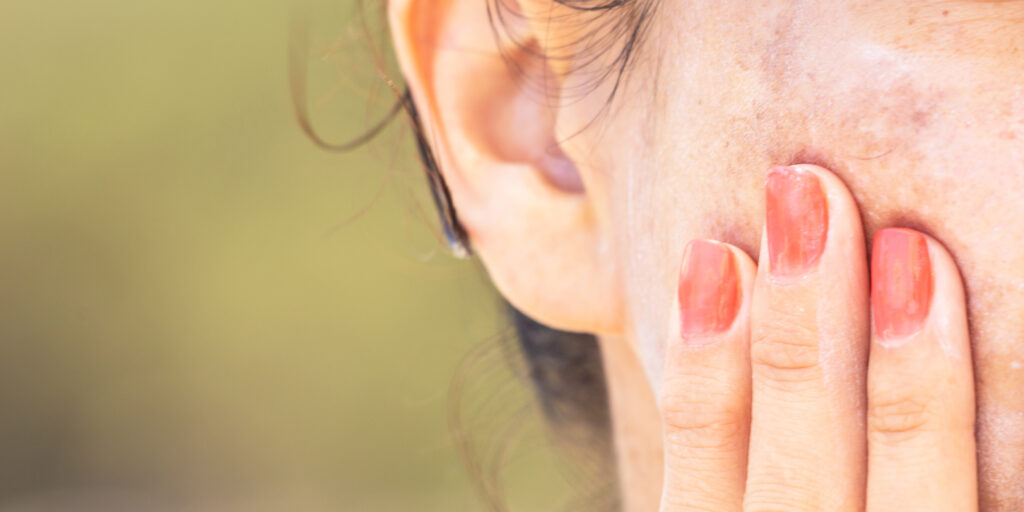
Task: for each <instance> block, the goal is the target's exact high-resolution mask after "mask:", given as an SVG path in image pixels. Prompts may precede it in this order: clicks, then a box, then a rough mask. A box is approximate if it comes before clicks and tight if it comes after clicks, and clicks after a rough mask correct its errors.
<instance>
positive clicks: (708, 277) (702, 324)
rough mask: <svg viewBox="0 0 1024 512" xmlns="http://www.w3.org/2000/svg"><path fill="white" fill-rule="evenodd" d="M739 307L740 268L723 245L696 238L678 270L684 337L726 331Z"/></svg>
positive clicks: (680, 310)
mask: <svg viewBox="0 0 1024 512" xmlns="http://www.w3.org/2000/svg"><path fill="white" fill-rule="evenodd" d="M739 307H740V278H739V269H738V268H737V266H736V260H735V259H734V257H733V255H732V251H730V250H729V248H728V247H727V246H725V245H723V244H720V243H718V242H712V241H709V240H694V241H692V242H690V244H689V245H687V246H686V254H685V255H684V256H683V265H682V268H681V269H680V270H679V320H680V334H681V335H682V337H683V339H684V340H686V339H692V338H699V337H702V336H707V335H711V334H716V333H720V332H723V331H725V330H727V329H728V328H729V326H731V325H732V323H733V320H735V319H736V313H737V312H738V311H739Z"/></svg>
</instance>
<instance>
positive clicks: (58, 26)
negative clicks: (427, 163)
mask: <svg viewBox="0 0 1024 512" xmlns="http://www.w3.org/2000/svg"><path fill="white" fill-rule="evenodd" d="M381 6H382V4H381V3H380V2H379V1H370V2H369V3H368V5H367V6H366V8H367V9H368V10H370V11H371V12H370V13H369V14H370V15H371V18H370V21H369V22H368V23H366V24H365V25H364V24H363V23H362V22H361V21H359V17H358V16H359V14H358V9H357V7H356V5H355V3H354V2H353V1H351V0H315V1H313V2H311V3H310V5H309V10H308V11H306V12H307V14H308V17H307V18H306V19H308V20H309V21H310V24H309V29H308V33H307V34H305V35H308V36H309V47H308V48H305V49H302V50H301V51H303V52H305V53H304V54H303V55H304V58H308V61H309V62H308V64H309V70H308V76H309V84H308V85H309V90H310V95H309V103H310V111H311V115H312V117H313V118H314V121H315V122H316V124H317V126H318V129H320V130H322V132H321V133H323V135H324V136H325V137H326V138H329V139H333V140H341V139H344V138H348V137H352V136H355V135H357V134H358V132H359V131H360V130H362V129H364V128H366V127H367V126H369V125H370V124H372V122H373V121H374V120H375V119H376V118H378V117H379V116H380V115H381V114H382V113H383V112H384V111H386V110H387V108H388V107H389V106H390V102H389V96H388V95H389V94H390V92H389V91H388V90H387V88H386V87H383V86H382V84H383V81H382V80H381V75H380V74H379V73H377V72H376V71H375V66H374V62H373V61H374V57H373V50H372V46H370V45H369V43H368V41H374V40H378V41H379V40H381V36H382V35H383V33H382V30H383V29H382V27H381V26H380V24H379V23H378V22H375V21H373V20H374V19H377V18H379V16H377V14H379V12H378V11H379V9H381V8H382V7H381ZM290 8H291V6H290V5H289V4H288V3H286V2H285V1H283V0H281V1H273V0H271V1H266V0H256V1H253V0H217V1H208V0H179V1H173V2H169V1H156V0H132V1H124V0H120V1H119V0H92V1H89V2H74V1H67V0H65V1H56V0H5V1H4V2H2V5H0V69H2V76H0V510H2V511H5V512H6V511H29V510H31V511H40V510H75V511H78V510H103V511H113V510H143V511H145V510H156V511H163V510H190V511H191V510H195V511H207V510H209V511H236V510H237V511H284V510H288V511H321V510H323V511H327V510H367V511H379V510H381V511H387V510H418V511H432V510H438V511H441V510H444V511H451V510H482V509H483V506H482V504H481V502H480V501H479V500H478V498H477V496H476V495H475V493H474V491H473V489H472V487H471V483H470V482H471V477H470V476H469V475H468V474H467V472H466V471H465V470H464V468H463V466H462V465H461V464H460V462H459V458H458V455H457V450H456V448H455V443H454V442H453V440H452V436H451V435H450V428H451V427H450V425H449V416H450V415H451V414H450V412H449V410H448V409H449V396H450V384H451V382H452V379H453V377H454V376H456V375H463V376H465V377H466V382H472V381H473V380H474V379H475V378H476V377H475V376H479V377H480V379H479V380H481V381H484V382H486V383H487V384H486V386H490V387H492V388H495V389H498V390H500V393H499V394H498V395H495V396H494V397H493V398H480V399H479V400H484V403H486V404H488V405H487V408H486V409H485V410H483V411H482V413H483V414H484V415H487V416H489V417H488V418H485V421H484V422H483V424H484V425H487V426H486V427H485V428H483V429H482V430H481V431H480V432H477V433H475V434H474V435H479V436H480V439H479V442H480V446H482V447H484V449H485V451H486V449H489V448H487V447H489V446H494V445H496V444H500V443H512V444H514V445H516V446H518V448H516V449H514V450H511V453H513V455H511V456H509V457H508V458H507V460H505V459H503V460H502V461H499V462H497V463H499V464H501V465H502V467H507V468H508V471H507V474H508V476H507V478H506V479H505V481H506V485H507V488H508V492H507V494H508V497H509V501H510V502H511V503H512V505H513V508H514V509H518V510H557V509H559V507H558V505H557V503H558V502H559V500H560V496H563V495H564V491H565V489H564V488H563V486H562V485H561V484H560V483H558V482H560V480H559V478H560V477H559V475H560V474H561V473H560V472H559V471H558V470H557V468H556V467H555V466H557V464H552V460H551V457H552V456H551V455H550V454H549V453H548V450H547V447H546V445H545V438H544V436H543V433H542V429H539V428H535V429H526V430H525V433H524V431H523V429H518V430H517V432H518V433H516V434H510V432H512V431H511V430H508V429H503V428H502V427H501V423H502V421H503V420H502V419H501V418H500V417H498V416H501V415H500V414H496V412H495V411H498V412H501V411H507V412H510V411H517V410H520V409H521V408H523V407H526V408H528V407H529V396H528V394H527V393H528V391H527V390H525V389H524V388H523V387H522V386H509V385H506V384H507V381H508V374H509V373H510V371H509V367H508V364H507V362H506V361H503V358H502V357H500V351H495V350H492V349H489V348H487V346H489V345H498V344H499V343H500V340H501V339H503V338H504V337H505V336H506V335H507V331H508V326H507V322H506V321H505V320H504V319H503V318H502V316H501V315H500V307H499V303H498V299H497V295H496V293H495V292H494V291H493V290H492V289H491V288H490V285H489V284H488V282H487V278H486V275H485V273H484V272H483V270H482V269H481V268H480V267H479V265H478V263H476V262H474V261H472V260H470V261H458V260H455V259H453V258H451V257H450V256H449V255H447V253H446V252H445V250H444V248H443V245H442V244H441V243H439V241H438V237H437V236H436V234H435V228H433V226H435V225H436V222H435V220H434V219H433V213H432V207H431V205H430V203H429V198H428V195H427V193H426V189H425V187H424V186H423V179H422V173H421V171H420V169H419V167H418V166H417V164H416V163H415V162H414V152H413V148H412V145H411V144H412V140H411V138H410V136H409V133H408V127H406V126H405V125H404V123H403V122H398V123H395V124H394V125H393V126H392V127H391V128H389V129H388V130H387V131H385V132H384V133H383V134H382V135H381V136H380V137H379V138H378V139H377V140H376V141H375V142H373V143H372V144H370V145H368V146H367V147H365V148H363V149H360V150H359V151H357V152H353V153H348V154H337V153H330V152H325V151H322V150H320V149H318V148H316V147H314V145H313V144H312V143H311V142H310V140H309V139H308V138H307V137H306V136H305V135H304V134H303V133H302V132H301V131H300V130H299V128H298V127H297V124H296V122H295V119H294V112H293V109H292V106H291V104H290V96H289V94H290V93H289V87H288V84H289V71H288V66H287V62H288V55H289V36H290V32H291V30H292V28H291V27H292V26H291V24H290V22H289V19H290V17H289V10H290ZM291 35H294V34H293V33H292V34H291ZM367 35H370V36H371V37H370V38H369V39H367V37H366V36H367ZM382 55H386V48H382ZM378 64H380V63H378ZM384 64H385V69H384V71H386V72H390V71H393V69H386V68H387V67H388V66H390V64H388V63H387V62H385V63H384ZM480 347H483V349H481V348H480ZM481 350H483V351H482V352H481ZM467 354H476V355H475V356H469V357H470V361H471V362H472V364H469V365H468V366H469V370H468V371H466V365H465V364H463V365H462V366H461V368H462V369H461V370H460V363H462V362H463V361H466V358H467ZM481 354H483V355H481ZM496 354H497V355H496ZM486 386H485V388H486ZM489 392H490V391H488V390H487V389H483V390H482V391H479V394H478V395H477V396H479V397H487V396H488V393H489ZM474 393H477V392H476V391H474ZM466 403H467V404H470V405H469V406H470V407H472V404H473V403H474V402H473V400H468V401H466ZM470 412H471V413H472V411H470ZM491 416H493V417H491ZM517 421H519V422H520V423H525V422H524V421H522V417H521V416H520V417H519V420H517ZM510 437H512V439H509V438H510Z"/></svg>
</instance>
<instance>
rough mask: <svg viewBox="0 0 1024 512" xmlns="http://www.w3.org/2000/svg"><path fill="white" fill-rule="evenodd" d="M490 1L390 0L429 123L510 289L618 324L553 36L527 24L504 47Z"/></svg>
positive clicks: (488, 262) (400, 51) (561, 323)
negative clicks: (568, 121)
mask: <svg viewBox="0 0 1024 512" xmlns="http://www.w3.org/2000/svg"><path fill="white" fill-rule="evenodd" d="M500 1H504V2H508V1H509V0H500ZM486 4H487V2H485V1H484V0H391V1H390V2H389V8H388V9H389V13H388V14H389V21H390V25H391V32H392V37H393V38H394V46H395V51H396V53H397V55H398V60H399V63H400V65H401V68H402V71H403V73H404V75H405V78H406V81H407V83H408V86H409V88H410V90H411V91H412V95H413V98H414V100H415V101H416V104H417V107H418V109H419V111H420V115H421V119H422V122H423V124H424V126H423V129H424V130H425V133H426V135H427V137H428V140H429V141H430V143H431V145H432V148H433V150H434V151H435V153H436V154H437V157H438V161H439V163H440V167H441V170H442V174H443V176H444V178H445V180H446V182H447V184H448V187H449V189H450V191H451V194H452V198H453V201H454V204H455V208H456V210H457V211H458V214H459V218H460V220H461V222H462V224H463V225H464V227H465V228H466V231H467V232H468V233H469V236H470V241H471V243H472V244H473V248H474V250H475V251H476V253H477V254H479V255H480V257H481V259H482V260H483V262H484V265H485V266H486V267H487V270H488V272H489V273H490V275H491V278H492V279H493V281H494V283H495V285H496V286H497V287H498V289H499V290H500V291H501V293H502V294H503V295H504V296H505V297H506V298H507V299H508V300H509V301H510V302H511V303H512V304H513V305H515V306H516V307H517V308H519V309H520V310H521V311H523V312H525V313H526V314H528V315H530V316H532V317H534V318H535V319H537V320H538V321H540V322H543V323H545V324H547V325H550V326H552V327H556V328H560V329H564V330H572V331H585V332H592V333H601V334H612V333H618V332H620V331H621V327H622V321H623V313H622V306H621V293H620V284H619V283H620V278H619V271H618V265H617V263H616V260H615V254H616V253H615V251H613V250H611V247H610V244H609V243H608V237H607V229H604V227H605V226H606V224H607V223H605V222H601V221H600V215H598V212H599V211H600V210H599V209H598V208H595V201H594V200H593V196H592V195H589V194H588V190H591V189H592V187H593V186H596V184H595V183H593V180H592V179H590V178H591V176H589V175H588V173H586V172H583V173H580V172H579V171H578V167H577V165H576V163H575V162H573V161H572V160H571V159H569V158H568V157H567V156H566V154H565V153H564V152H563V151H562V148H561V147H560V145H559V140H558V138H557V136H556V124H557V121H558V114H559V108H558V106H557V104H558V96H559V94H558V87H559V82H560V80H559V79H558V77H557V76H556V74H555V72H554V71H553V70H552V69H551V68H550V67H549V66H548V62H547V61H546V60H545V59H543V58H542V57H540V56H539V51H538V49H539V48H543V46H544V43H545V41H542V40H540V39H538V38H536V37H534V36H533V34H531V32H530V30H531V29H530V27H526V28H525V29H523V27H519V28H520V29H522V30H521V31H520V32H519V37H517V39H516V43H517V44H513V43H509V44H508V47H507V48H499V43H498V41H497V40H496V37H495V34H494V32H493V30H492V27H491V25H490V21H489V17H488V11H487V5H486ZM527 25H528V24H527ZM538 86H540V87H538Z"/></svg>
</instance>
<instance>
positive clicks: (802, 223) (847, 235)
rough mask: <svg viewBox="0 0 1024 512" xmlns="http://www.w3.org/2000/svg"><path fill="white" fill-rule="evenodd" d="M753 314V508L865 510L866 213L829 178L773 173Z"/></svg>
mask: <svg viewBox="0 0 1024 512" xmlns="http://www.w3.org/2000/svg"><path fill="white" fill-rule="evenodd" d="M766 189H767V193H766V214H767V215H766V221H765V235H764V240H763V242H762V245H761V259H760V263H759V266H758V273H757V283H756V285H755V287H754V297H753V309H752V316H751V366H752V384H753V403H752V424H751V439H750V454H749V457H750V466H749V474H748V476H747V494H746V500H745V507H746V510H749V511H759V510H779V509H780V508H781V509H785V510H793V511H801V510H814V511H820V510H829V511H845V510H858V511H859V510H863V505H864V483H865V476H864V474H865V469H866V453H865V452H866V448H865V437H864V436H865V434H864V401H865V399H864V383H865V378H866V372H867V367H866V363H867V347H868V341H869V334H868V325H869V323H868V322H869V320H868V314H869V313H868V280H867V262H866V250H865V247H864V237H863V232H862V229H861V223H860V215H859V214H858V211H857V207H856V204H855V203H854V201H853V198H852V197H851V196H850V193H849V191H848V190H847V189H846V187H845V186H844V185H843V184H842V182H840V180H839V179H838V178H837V177H835V176H834V175H833V174H832V173H830V172H828V171H826V170H825V169H822V168H820V167H816V166H812V165H799V166H793V167H781V168H775V169H772V170H771V171H770V172H769V174H768V178H767V181H766Z"/></svg>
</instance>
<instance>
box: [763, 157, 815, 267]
mask: <svg viewBox="0 0 1024 512" xmlns="http://www.w3.org/2000/svg"><path fill="white" fill-rule="evenodd" d="M765 189H766V192H767V193H766V196H767V197H766V199H767V200H766V207H767V211H766V212H765V213H766V215H765V224H766V226H767V227H766V229H767V231H768V257H769V260H770V261H771V272H772V274H774V275H779V276H798V275H801V274H803V273H804V272H807V271H808V270H810V269H811V268H813V267H814V265H815V264H816V263H817V262H818V259H819V258H820V257H821V253H822V252H823V251H824V250H825V239H826V237H827V236H828V205H827V204H826V202H825V193H824V191H823V190H822V188H821V182H820V181H819V180H818V177H817V176H815V175H814V174H813V173H811V172H808V171H804V170H801V169H800V168H797V167H776V168H774V169H772V170H771V171H769V172H768V179H767V182H766V184H765Z"/></svg>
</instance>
